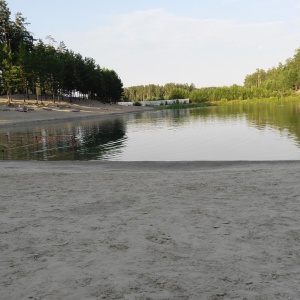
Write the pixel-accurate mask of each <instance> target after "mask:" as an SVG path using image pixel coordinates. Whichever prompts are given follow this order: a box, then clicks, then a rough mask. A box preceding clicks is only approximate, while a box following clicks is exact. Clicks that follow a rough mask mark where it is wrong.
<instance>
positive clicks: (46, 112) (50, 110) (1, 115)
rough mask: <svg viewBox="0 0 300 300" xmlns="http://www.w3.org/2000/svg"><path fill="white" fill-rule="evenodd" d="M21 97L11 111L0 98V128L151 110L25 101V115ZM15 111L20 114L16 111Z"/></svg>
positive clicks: (88, 102)
mask: <svg viewBox="0 0 300 300" xmlns="http://www.w3.org/2000/svg"><path fill="white" fill-rule="evenodd" d="M20 98H21V99H22V97H21V96H20V95H15V96H14V97H13V101H12V103H13V105H14V106H12V107H8V106H6V103H7V99H6V98H3V97H2V98H1V97H0V128H6V127H11V126H14V127H17V126H23V125H31V124H32V125H33V124H41V123H49V122H63V121H72V120H74V121H75V120H80V119H82V120H86V119H91V118H101V117H105V116H109V115H116V114H125V113H133V112H141V111H145V110H151V109H153V108H152V107H141V106H121V105H118V104H112V105H110V104H103V103H100V102H99V101H91V100H78V99H77V100H73V101H72V103H69V102H68V101H56V103H53V101H45V100H44V101H43V105H41V104H40V101H39V105H36V104H35V103H36V100H30V101H26V103H25V105H26V107H27V108H28V111H27V112H23V111H22V108H23V105H24V102H23V100H21V99H20ZM19 107H20V108H21V111H19V110H18V109H19Z"/></svg>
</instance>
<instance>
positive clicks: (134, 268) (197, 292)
mask: <svg viewBox="0 0 300 300" xmlns="http://www.w3.org/2000/svg"><path fill="white" fill-rule="evenodd" d="M0 165H1V168H0V189H1V202H0V216H1V217H0V222H1V227H0V234H1V239H0V253H1V255H0V290H1V296H0V298H1V299H47V300H50V299H72V300H73V299H164V300H165V299H195V300H196V299H214V300H215V299H270V300H271V299H272V300H273V299H300V287H299V282H300V264H299V259H300V224H299V215H300V206H299V202H300V185H299V182H300V162H299V161H297V162H37V161H26V162H25V161H2V162H1V163H0Z"/></svg>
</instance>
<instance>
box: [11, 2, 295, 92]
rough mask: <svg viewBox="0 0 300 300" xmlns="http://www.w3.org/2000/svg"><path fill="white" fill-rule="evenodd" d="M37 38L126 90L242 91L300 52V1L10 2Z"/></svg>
mask: <svg viewBox="0 0 300 300" xmlns="http://www.w3.org/2000/svg"><path fill="white" fill-rule="evenodd" d="M7 4H8V7H9V9H10V11H11V13H12V19H14V15H15V13H16V12H21V13H22V14H23V16H24V17H26V18H27V21H28V22H29V23H31V24H30V25H28V26H27V29H28V30H29V31H30V32H32V34H33V35H34V37H35V38H37V39H39V38H40V39H42V40H43V41H44V42H47V41H46V36H48V35H51V36H52V37H53V38H54V39H55V40H56V41H57V42H60V41H63V42H64V43H65V44H66V46H67V48H68V49H70V50H73V51H74V52H76V53H80V54H81V55H82V56H83V57H92V58H94V59H95V61H96V63H97V64H99V65H100V66H101V67H105V68H108V69H113V70H115V71H116V72H117V74H118V75H119V76H120V78H121V80H122V82H123V84H124V87H128V86H133V85H147V84H160V85H164V84H166V83H169V82H175V83H188V84H191V83H194V84H195V85H196V87H199V88H200V87H209V86H229V85H232V84H240V85H242V84H243V82H244V79H245V76H246V75H247V74H251V73H253V72H255V70H256V68H261V69H265V70H267V69H268V68H272V67H274V66H275V67H276V66H278V63H279V62H282V63H285V61H286V59H288V58H291V57H293V55H294V53H295V50H296V49H298V48H299V47H300V0H81V1H79V0H7Z"/></svg>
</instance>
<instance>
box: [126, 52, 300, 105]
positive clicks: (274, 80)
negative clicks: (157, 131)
mask: <svg viewBox="0 0 300 300" xmlns="http://www.w3.org/2000/svg"><path fill="white" fill-rule="evenodd" d="M299 89H300V49H297V50H296V51H295V55H294V56H293V57H292V58H289V59H287V60H286V62H285V64H282V63H279V64H278V66H277V67H272V68H270V69H268V70H266V71H265V70H263V69H256V71H255V72H254V73H253V74H249V75H246V77H245V79H244V85H236V84H234V85H231V86H223V87H204V88H196V87H195V85H194V84H191V85H189V84H176V83H168V84H166V85H164V86H160V85H154V84H151V85H146V86H143V85H141V86H133V87H129V88H125V90H124V95H125V100H126V101H147V100H167V99H184V98H189V99H190V100H191V101H192V102H194V103H199V102H211V101H222V100H223V101H230V100H248V99H249V100H250V99H259V98H271V97H273V98H278V99H280V98H282V97H284V96H289V95H291V94H292V93H293V92H295V91H298V90H299Z"/></svg>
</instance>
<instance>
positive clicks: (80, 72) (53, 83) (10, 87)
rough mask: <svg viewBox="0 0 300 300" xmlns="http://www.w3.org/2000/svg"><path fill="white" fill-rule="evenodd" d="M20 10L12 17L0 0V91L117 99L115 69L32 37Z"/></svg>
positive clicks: (119, 94)
mask: <svg viewBox="0 0 300 300" xmlns="http://www.w3.org/2000/svg"><path fill="white" fill-rule="evenodd" d="M28 24H29V23H26V18H24V17H23V16H22V14H21V13H17V14H16V15H15V19H14V20H11V12H10V10H9V8H8V6H7V3H6V1H5V0H0V92H1V94H2V95H3V94H7V97H8V101H9V102H10V101H11V97H12V94H14V93H20V94H23V95H24V100H25V99H29V95H30V94H34V95H35V98H36V100H38V99H39V98H40V99H43V98H44V99H47V97H48V98H51V99H53V100H54V101H55V100H56V99H60V98H63V97H68V98H69V99H70V100H71V99H72V97H74V96H76V97H82V98H89V99H93V100H100V101H103V102H116V101H120V99H121V98H122V95H123V83H122V81H121V79H120V78H119V76H118V74H117V73H116V72H115V71H114V70H109V69H106V68H101V67H100V66H99V65H98V64H96V62H95V60H94V59H93V58H88V57H83V56H82V55H81V54H79V53H75V52H74V51H72V50H69V49H67V47H66V46H65V44H64V43H63V42H60V43H59V44H58V45H57V43H56V41H55V40H54V39H53V38H52V37H51V36H48V37H47V38H46V39H47V42H44V41H42V40H41V39H39V40H36V39H34V37H33V35H32V34H31V33H30V32H29V31H28V30H27V28H26V26H27V25H28Z"/></svg>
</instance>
